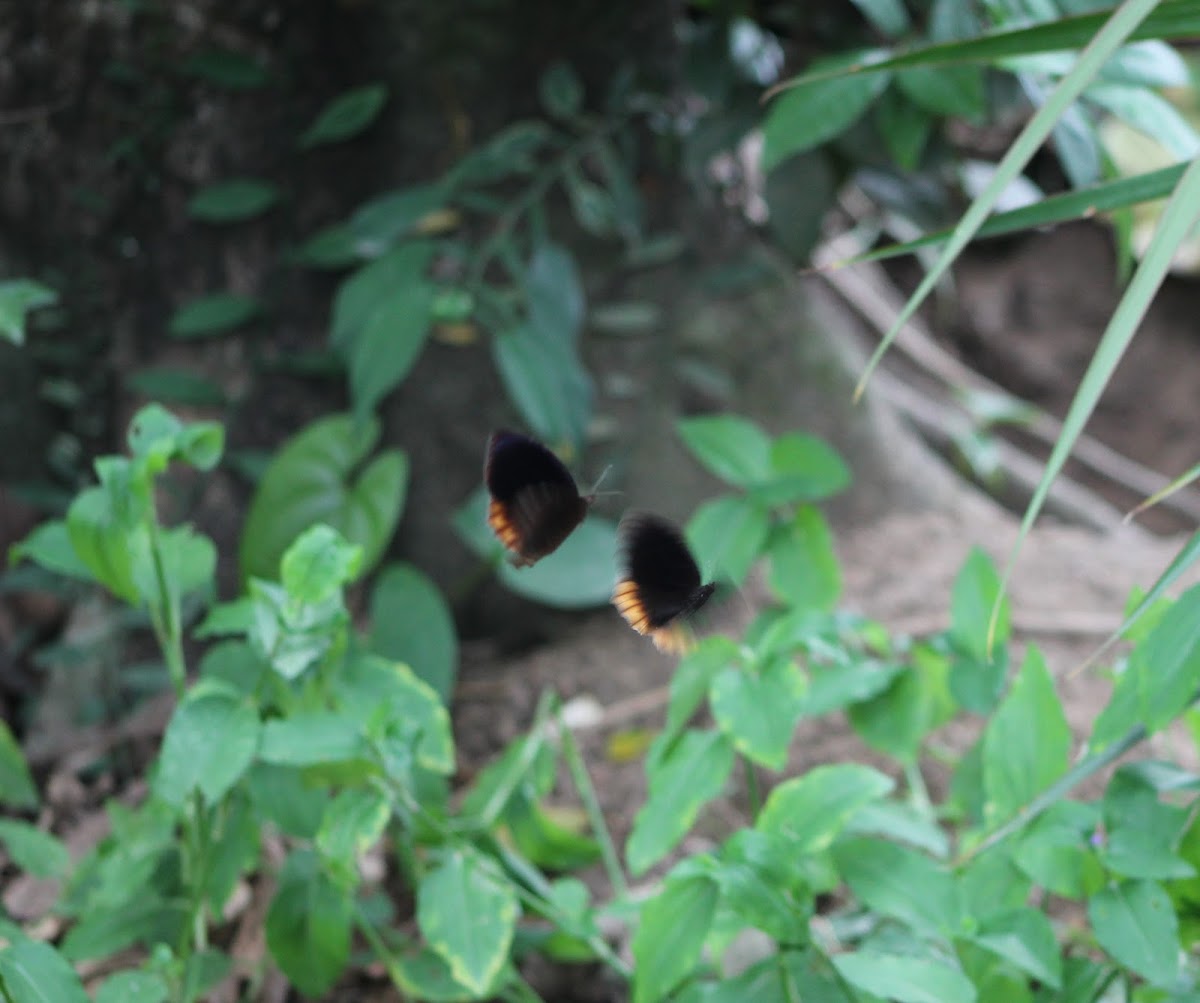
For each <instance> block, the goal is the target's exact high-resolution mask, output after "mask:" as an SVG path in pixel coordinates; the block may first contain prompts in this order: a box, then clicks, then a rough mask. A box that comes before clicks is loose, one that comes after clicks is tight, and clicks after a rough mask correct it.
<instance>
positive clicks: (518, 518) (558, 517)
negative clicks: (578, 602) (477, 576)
mask: <svg viewBox="0 0 1200 1003" xmlns="http://www.w3.org/2000/svg"><path fill="white" fill-rule="evenodd" d="M483 480H484V483H485V484H486V485H487V489H488V493H489V494H490V495H491V502H490V504H489V505H488V517H487V518H488V525H489V526H491V527H492V532H494V533H495V534H496V536H497V537H499V539H500V542H501V543H503V544H504V546H505V547H506V548H507V550H508V552H509V560H510V561H512V563H513V564H515V565H516V566H517V567H528V566H529V565H531V564H535V563H536V562H537V561H539V560H541V559H542V558H543V557H545V556H546V555H547V554H552V553H554V551H556V550H557V549H558V548H559V547H560V546H561V545H562V542H563V540H565V539H566V538H567V537H568V536H570V535H571V531H572V530H574V529H575V527H576V526H578V525H579V524H580V523H581V522H583V519H584V516H586V515H587V510H588V505H589V504H590V503H591V501H592V498H591V496H590V495H589V496H581V495H580V494H579V489H578V488H577V487H576V486H575V478H573V477H572V476H571V474H570V472H569V471H568V470H567V468H566V467H565V466H563V462H562V460H560V459H559V458H558V457H557V456H555V455H554V454H553V453H552V452H550V450H549V449H547V448H546V447H545V446H543V445H542V444H541V443H540V442H536V441H534V440H533V439H530V438H528V437H527V436H524V435H519V434H518V433H516V432H507V431H503V430H501V431H498V432H493V433H492V435H491V437H490V438H489V439H488V446H487V456H486V458H485V459H484V463H483Z"/></svg>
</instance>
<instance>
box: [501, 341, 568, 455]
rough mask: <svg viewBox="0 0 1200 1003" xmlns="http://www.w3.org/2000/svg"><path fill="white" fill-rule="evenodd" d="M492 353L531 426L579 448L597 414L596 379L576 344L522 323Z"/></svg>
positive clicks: (549, 437) (552, 440) (541, 434)
mask: <svg viewBox="0 0 1200 1003" xmlns="http://www.w3.org/2000/svg"><path fill="white" fill-rule="evenodd" d="M492 355H493V358H494V359H495V362H496V368H497V369H498V370H499V372H500V377H501V379H502V380H503V381H504V387H505V390H506V391H507V392H508V396H509V399H510V400H511V401H512V402H513V404H514V405H515V406H516V408H517V410H518V411H519V412H520V413H521V416H522V417H523V418H524V419H525V421H526V423H527V424H528V425H529V427H530V428H531V429H533V431H534V432H535V433H536V434H537V435H538V436H539V437H540V438H541V439H543V440H545V441H546V442H550V443H555V444H559V443H570V444H571V445H572V446H574V447H575V448H578V447H579V446H580V445H581V444H582V443H583V440H584V433H585V432H586V430H587V423H588V419H589V418H590V417H591V414H592V381H591V378H590V377H589V376H588V374H587V371H586V370H585V369H584V367H583V363H582V362H581V361H580V359H579V355H578V353H577V352H576V349H575V345H574V343H573V342H572V341H571V340H570V339H568V338H565V337H561V336H560V337H557V338H553V339H552V338H548V337H546V336H544V335H543V334H541V333H540V332H539V331H537V329H535V328H534V327H533V326H532V325H530V324H521V325H518V326H517V327H513V328H510V329H509V330H507V331H502V332H501V333H499V334H498V335H496V336H495V337H494V338H493V339H492Z"/></svg>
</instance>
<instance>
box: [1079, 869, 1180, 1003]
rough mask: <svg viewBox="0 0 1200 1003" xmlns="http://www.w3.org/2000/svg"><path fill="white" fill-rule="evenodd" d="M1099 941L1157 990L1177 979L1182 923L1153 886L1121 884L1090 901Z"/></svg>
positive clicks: (1147, 883)
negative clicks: (1155, 986)
mask: <svg viewBox="0 0 1200 1003" xmlns="http://www.w3.org/2000/svg"><path fill="white" fill-rule="evenodd" d="M1088 919H1089V920H1090V921H1091V924H1092V931H1093V932H1094V933H1095V935H1096V940H1098V941H1099V942H1100V946H1101V947H1103V948H1104V950H1106V951H1107V952H1108V953H1109V954H1110V955H1111V956H1112V957H1113V958H1114V959H1115V960H1116V961H1118V962H1120V963H1121V964H1122V965H1124V966H1125V967H1126V968H1128V969H1130V970H1132V971H1133V972H1135V973H1136V974H1138V975H1140V976H1142V978H1144V979H1146V980H1147V981H1149V982H1152V983H1154V984H1155V985H1159V986H1164V987H1169V986H1170V985H1171V984H1172V983H1173V982H1174V981H1175V979H1176V977H1177V976H1178V974H1179V923H1178V920H1177V918H1176V916H1175V909H1174V908H1173V907H1172V905H1171V899H1170V897H1169V896H1168V895H1167V893H1166V892H1165V891H1163V889H1162V886H1161V885H1159V884H1158V883H1157V882H1154V881H1122V882H1119V883H1117V884H1114V885H1110V886H1108V887H1107V888H1102V889H1100V891H1098V892H1097V893H1096V894H1095V895H1093V896H1092V897H1091V898H1090V899H1088Z"/></svg>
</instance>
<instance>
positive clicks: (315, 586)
mask: <svg viewBox="0 0 1200 1003" xmlns="http://www.w3.org/2000/svg"><path fill="white" fill-rule="evenodd" d="M361 567H362V547H360V546H357V545H356V544H352V543H347V542H346V540H345V538H344V537H343V536H342V535H341V534H340V533H339V532H338V531H337V530H336V529H333V528H331V527H329V526H326V525H325V524H323V523H319V524H318V525H316V526H310V527H309V528H308V529H306V530H305V531H304V532H303V533H301V534H300V535H299V536H298V537H296V539H295V541H294V542H293V543H292V544H291V545H290V546H289V547H288V549H287V550H286V551H285V552H284V555H283V559H282V560H281V561H280V564H279V571H280V579H281V581H282V582H283V587H284V589H286V590H287V594H288V596H289V597H290V598H292V599H294V600H296V601H297V602H302V603H313V604H316V603H322V602H325V601H326V600H328V599H330V598H332V597H333V596H336V595H338V594H339V593H340V592H341V589H342V586H343V585H347V584H349V583H350V582H352V581H354V580H355V579H356V578H357V577H358V573H359V569H360V568H361Z"/></svg>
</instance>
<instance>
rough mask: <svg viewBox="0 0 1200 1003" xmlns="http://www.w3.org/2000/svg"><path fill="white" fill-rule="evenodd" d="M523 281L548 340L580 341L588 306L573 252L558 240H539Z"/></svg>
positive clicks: (532, 316) (537, 325) (536, 323)
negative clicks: (559, 243)
mask: <svg viewBox="0 0 1200 1003" xmlns="http://www.w3.org/2000/svg"><path fill="white" fill-rule="evenodd" d="M523 285H524V290H525V302H526V304H527V305H528V308H529V323H530V324H531V325H532V326H533V328H534V330H536V331H537V332H538V334H540V335H541V336H542V337H543V338H545V339H546V340H547V341H562V340H570V341H573V342H574V341H578V339H579V332H580V330H581V328H582V327H583V317H584V312H585V310H586V308H587V306H586V302H585V299H584V293H583V282H582V280H581V279H580V277H579V268H578V266H577V265H576V264H575V258H574V257H573V256H572V254H571V253H570V252H569V251H567V250H566V249H565V248H562V247H560V246H559V245H557V244H549V243H545V244H539V245H538V246H537V248H536V249H535V250H534V252H533V257H532V258H531V259H530V262H529V270H528V271H527V272H526V273H525V275H524V283H523Z"/></svg>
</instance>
